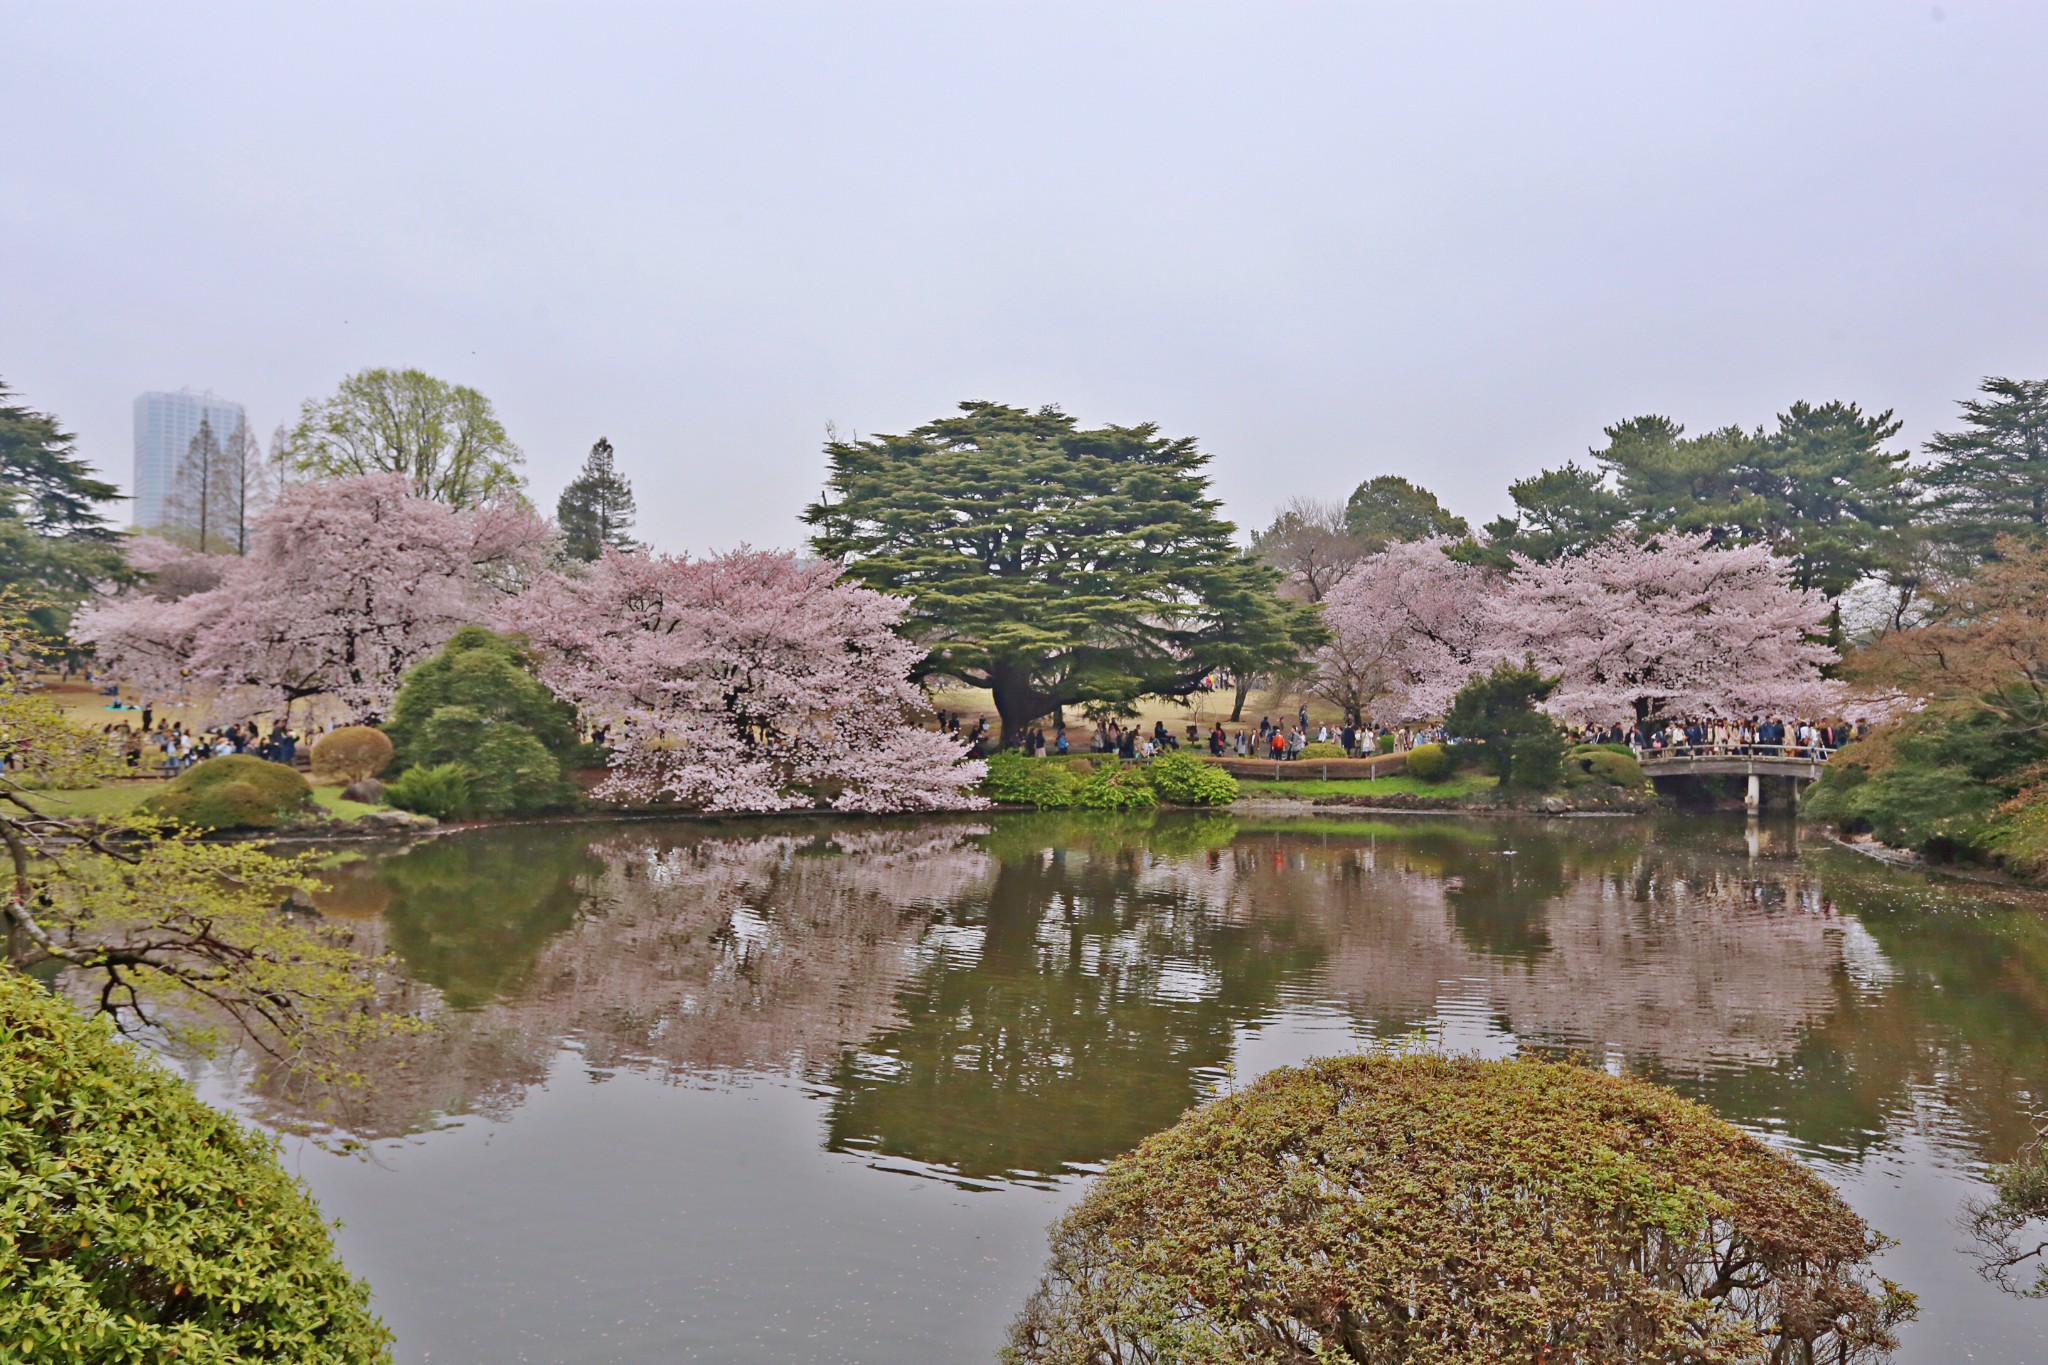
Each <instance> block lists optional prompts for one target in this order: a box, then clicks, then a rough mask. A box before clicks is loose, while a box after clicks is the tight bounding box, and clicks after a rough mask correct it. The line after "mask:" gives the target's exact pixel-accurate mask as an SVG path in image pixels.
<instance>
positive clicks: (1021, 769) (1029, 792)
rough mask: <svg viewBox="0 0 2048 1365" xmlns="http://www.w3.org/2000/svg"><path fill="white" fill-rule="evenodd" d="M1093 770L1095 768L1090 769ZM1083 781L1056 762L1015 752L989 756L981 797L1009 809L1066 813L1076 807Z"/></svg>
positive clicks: (1005, 751)
mask: <svg viewBox="0 0 2048 1365" xmlns="http://www.w3.org/2000/svg"><path fill="white" fill-rule="evenodd" d="M1090 767H1091V770H1092V767H1093V765H1090ZM1079 782H1080V779H1079V778H1078V777H1077V776H1076V775H1075V774H1074V772H1073V770H1072V769H1070V768H1069V767H1067V766H1066V765H1065V764H1063V763H1061V762H1059V761H1058V760H1057V759H1038V758H1027V757H1026V756H1025V755H1023V754H1020V753H1018V752H1017V751H1016V750H1015V749H1003V750H999V751H997V752H996V753H993V754H990V755H989V759H988V774H987V776H985V777H983V778H982V781H981V794H982V795H983V796H986V797H988V798H989V800H991V801H997V802H1000V803H1002V804H1003V805H1006V806H1035V807H1037V808H1038V809H1039V810H1065V809H1067V807H1069V806H1070V805H1072V804H1073V800H1074V788H1075V787H1076V786H1077V785H1079Z"/></svg>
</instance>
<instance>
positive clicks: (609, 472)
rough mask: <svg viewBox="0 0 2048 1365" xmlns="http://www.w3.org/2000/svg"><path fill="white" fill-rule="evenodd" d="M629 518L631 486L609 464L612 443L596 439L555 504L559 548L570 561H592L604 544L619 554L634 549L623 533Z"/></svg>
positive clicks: (628, 526) (628, 528)
mask: <svg viewBox="0 0 2048 1365" xmlns="http://www.w3.org/2000/svg"><path fill="white" fill-rule="evenodd" d="M633 516H634V507H633V485H632V484H630V483H628V482H627V481H626V476H625V475H623V474H621V473H619V470H618V466H617V465H616V464H614V463H613V461H612V443H611V442H610V441H607V440H606V439H605V438H604V437H602V436H600V437H598V438H597V444H596V445H594V446H592V447H591V448H590V454H589V456H588V457H587V458H586V459H585V460H584V461H583V468H582V469H581V470H580V471H578V473H577V475H576V477H575V478H573V479H571V480H570V481H569V486H568V487H567V488H564V489H563V490H562V497H561V500H560V501H559V502H557V503H556V504H555V521H556V523H557V524H558V525H559V526H560V527H561V528H562V547H563V549H565V550H566V551H567V552H568V553H569V554H570V555H571V556H573V557H574V558H577V559H582V560H587V561H593V562H594V561H595V560H596V559H597V557H598V556H599V555H600V554H602V553H603V551H604V547H605V546H607V545H609V546H610V547H611V548H612V549H614V550H617V551H619V552H620V553H622V554H623V553H625V552H627V551H630V550H637V549H639V548H640V546H639V545H638V543H636V542H635V541H634V540H633V539H632V537H631V536H629V535H628V534H627V532H629V531H631V530H632V529H633Z"/></svg>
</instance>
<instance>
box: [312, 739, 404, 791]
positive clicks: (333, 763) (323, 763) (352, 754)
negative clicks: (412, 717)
mask: <svg viewBox="0 0 2048 1365" xmlns="http://www.w3.org/2000/svg"><path fill="white" fill-rule="evenodd" d="M391 754H392V746H391V737H390V736H389V735H387V734H385V733H384V732H383V731H382V730H379V729H377V728H376V727H375V726H371V725H344V726H342V727H341V728H340V729H338V730H329V731H328V732H327V733H326V734H324V735H322V736H320V738H318V739H316V740H314V741H313V771H314V773H316V774H317V775H319V776H321V777H331V778H334V779H336V780H337V781H341V782H360V781H362V780H363V779H364V778H366V777H375V776H376V775H377V774H378V773H381V772H383V771H384V769H385V768H386V767H388V766H390V763H391Z"/></svg>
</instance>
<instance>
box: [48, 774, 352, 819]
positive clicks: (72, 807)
mask: <svg viewBox="0 0 2048 1365" xmlns="http://www.w3.org/2000/svg"><path fill="white" fill-rule="evenodd" d="M165 785H166V784H165V783H163V782H161V781H147V782H113V783H109V784H108V785H106V786H104V787H87V788H84V789H83V790H80V791H44V792H35V793H33V794H32V795H31V798H30V799H32V800H34V801H36V803H37V804H38V805H39V806H41V807H42V809H43V810H44V811H45V812H47V813H48V814H50V815H54V816H58V817H60V818H69V817H73V816H93V817H96V818H99V819H109V818H112V817H114V816H117V815H126V814H127V813H128V812H129V811H131V810H134V809H135V808H136V807H137V806H139V805H141V804H142V803H143V802H144V801H147V800H148V799H149V798H150V797H152V796H154V795H156V793H158V792H160V791H162V790H163V789H164V787H165ZM313 804H314V805H315V806H318V807H319V808H320V813H321V814H322V815H324V816H326V817H327V818H328V819H330V820H360V819H362V818H363V817H364V816H365V815H368V814H370V813H371V812H372V811H377V810H382V809H383V807H382V806H366V805H363V804H362V803H361V802H360V801H344V800H342V799H341V788H339V787H315V788H313Z"/></svg>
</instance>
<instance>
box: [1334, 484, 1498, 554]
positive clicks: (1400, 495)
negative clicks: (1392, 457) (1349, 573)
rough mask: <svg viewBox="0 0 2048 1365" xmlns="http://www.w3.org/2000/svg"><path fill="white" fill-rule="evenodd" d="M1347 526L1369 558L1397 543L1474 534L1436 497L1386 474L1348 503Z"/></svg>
mask: <svg viewBox="0 0 2048 1365" xmlns="http://www.w3.org/2000/svg"><path fill="white" fill-rule="evenodd" d="M1344 524H1345V526H1346V527H1347V528H1348V529H1349V530H1350V532H1351V535H1352V537H1353V538H1354V539H1355V540H1357V541H1358V542H1359V544H1360V545H1361V546H1362V547H1363V548H1364V550H1365V552H1366V553H1367V554H1371V553H1373V552H1374V551H1376V550H1383V549H1385V548H1386V547H1387V546H1388V545H1389V544H1390V543H1392V542H1393V541H1397V540H1402V541H1407V540H1429V539H1432V538H1434V537H1437V536H1462V535H1466V534H1468V533H1469V532H1470V530H1471V528H1470V527H1468V526H1467V525H1466V524H1465V519H1464V518H1463V517H1460V516H1454V515H1452V513H1451V512H1450V510H1449V509H1447V508H1446V507H1444V505H1443V504H1442V503H1440V502H1438V501H1437V500H1436V494H1434V493H1432V492H1430V491H1429V490H1428V489H1427V488H1423V487H1420V486H1419V485H1416V484H1413V483H1410V482H1409V481H1408V480H1406V479H1404V478H1402V477H1400V476H1399V475H1397V474H1382V475H1380V476H1379V477H1378V478H1376V479H1367V480H1366V481H1365V482H1364V483H1362V484H1360V485H1358V487H1356V488H1354V489H1352V490H1351V496H1350V498H1348V499H1347V500H1346V501H1345V503H1344Z"/></svg>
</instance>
